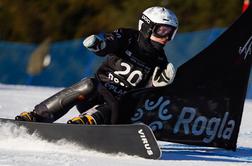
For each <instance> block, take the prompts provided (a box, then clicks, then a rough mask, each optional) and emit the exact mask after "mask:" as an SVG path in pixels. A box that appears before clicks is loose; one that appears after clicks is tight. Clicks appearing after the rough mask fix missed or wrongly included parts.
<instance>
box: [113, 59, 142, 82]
mask: <svg viewBox="0 0 252 166" xmlns="http://www.w3.org/2000/svg"><path fill="white" fill-rule="evenodd" d="M121 66H123V67H125V70H120V71H115V72H114V74H116V75H121V76H124V77H125V76H127V75H129V76H128V77H127V82H128V83H130V84H131V85H132V86H136V85H137V84H138V83H139V82H140V81H141V80H142V78H143V73H142V72H141V71H140V70H134V71H131V67H130V65H129V64H127V63H125V62H122V63H121Z"/></svg>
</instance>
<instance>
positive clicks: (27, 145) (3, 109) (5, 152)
mask: <svg viewBox="0 0 252 166" xmlns="http://www.w3.org/2000/svg"><path fill="white" fill-rule="evenodd" d="M59 90H60V88H45V87H28V86H11V85H3V84H0V117H3V118H13V117H14V116H15V115H17V114H18V113H20V112H22V111H30V110H32V109H33V107H34V106H35V105H36V104H38V103H39V102H41V101H42V100H44V99H46V98H47V97H49V96H51V95H52V94H54V93H56V92H57V91H59ZM251 110H252V101H250V100H246V103H245V108H244V114H243V120H242V125H241V130H240V135H239V139H238V150H237V151H236V152H230V151H225V150H222V149H216V148H207V147H197V146H187V145H181V144H173V143H167V142H159V144H160V146H161V147H162V149H163V155H162V159H161V160H146V159H142V158H139V157H136V156H126V155H123V154H117V155H108V154H102V153H98V152H95V151H89V150H87V149H84V148H81V147H78V146H76V145H74V144H72V143H70V142H63V141H61V142H58V143H49V142H47V141H44V140H41V139H40V138H38V137H36V136H30V135H27V134H25V131H24V129H18V128H15V127H14V126H11V125H9V124H8V125H3V124H1V126H0V133H1V134H0V165H1V166H4V165H25V166H33V165H41V166H47V165H48V166H49V165H50V166H51V165H54V166H55V165H62V166H78V165H89V166H90V165H91V166H95V165H98V166H110V165H113V166H129V165H133V166H174V165H178V166H181V165H187V166H194V165H201V166H202V165H204V166H213V165H214V166H216V165H221V166H224V165H225V166H226V165H235V166H236V165H252V123H250V121H251V120H252V111H251ZM77 114H78V113H77V111H76V110H75V109H74V108H73V109H72V110H71V111H70V112H69V113H68V114H67V115H66V116H64V117H63V118H61V119H59V120H58V122H62V123H64V122H66V121H67V120H68V119H69V118H71V117H73V116H75V115H77Z"/></svg>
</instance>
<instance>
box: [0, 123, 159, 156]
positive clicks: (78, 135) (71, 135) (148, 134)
mask: <svg viewBox="0 0 252 166" xmlns="http://www.w3.org/2000/svg"><path fill="white" fill-rule="evenodd" d="M3 123H12V124H14V125H16V126H18V127H19V126H24V127H25V128H27V132H28V133H29V134H33V133H36V134H38V135H39V136H40V137H41V138H42V139H45V140H48V141H50V142H53V141H58V140H61V139H65V140H67V141H70V142H74V143H77V144H78V145H80V146H83V147H85V148H87V149H91V150H96V151H99V152H103V153H113V154H115V153H123V154H127V155H133V156H139V157H143V158H147V159H159V158H160V157H161V151H160V148H159V146H158V144H157V141H156V138H155V136H154V134H153V133H152V131H151V129H150V128H149V127H148V126H146V125H144V124H130V125H75V124H63V123H38V122H23V121H15V120H11V119H2V118H0V125H1V124H3Z"/></svg>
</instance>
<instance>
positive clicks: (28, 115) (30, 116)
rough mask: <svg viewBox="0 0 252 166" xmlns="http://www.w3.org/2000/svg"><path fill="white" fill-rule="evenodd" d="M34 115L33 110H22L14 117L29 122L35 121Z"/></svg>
mask: <svg viewBox="0 0 252 166" xmlns="http://www.w3.org/2000/svg"><path fill="white" fill-rule="evenodd" d="M36 119H37V118H36V115H35V113H34V112H22V113H21V114H20V115H18V116H16V117H15V120H17V121H29V122H36V121H37V120H36Z"/></svg>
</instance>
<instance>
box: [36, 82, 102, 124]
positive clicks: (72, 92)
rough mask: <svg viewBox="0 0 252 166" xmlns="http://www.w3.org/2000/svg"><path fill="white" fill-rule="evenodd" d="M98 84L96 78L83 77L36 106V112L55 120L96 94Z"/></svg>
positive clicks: (47, 119)
mask: <svg viewBox="0 0 252 166" xmlns="http://www.w3.org/2000/svg"><path fill="white" fill-rule="evenodd" d="M96 86H97V83H96V81H95V80H94V79H92V78H87V79H83V80H81V81H80V82H78V83H76V84H74V85H72V86H70V87H68V88H65V89H63V90H61V91H60V92H58V93H56V94H55V95H53V96H51V97H50V98H48V99H46V100H45V101H43V102H41V103H40V104H38V105H37V106H35V108H34V112H35V113H36V114H37V115H39V116H41V117H42V118H44V119H45V121H48V122H53V121H55V120H57V119H59V118H60V117H62V116H63V115H65V114H66V113H67V112H68V111H69V110H70V109H71V108H72V107H73V106H75V105H77V104H79V103H81V102H84V101H85V100H88V99H89V98H92V97H93V96H95V94H96V90H95V89H96Z"/></svg>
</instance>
